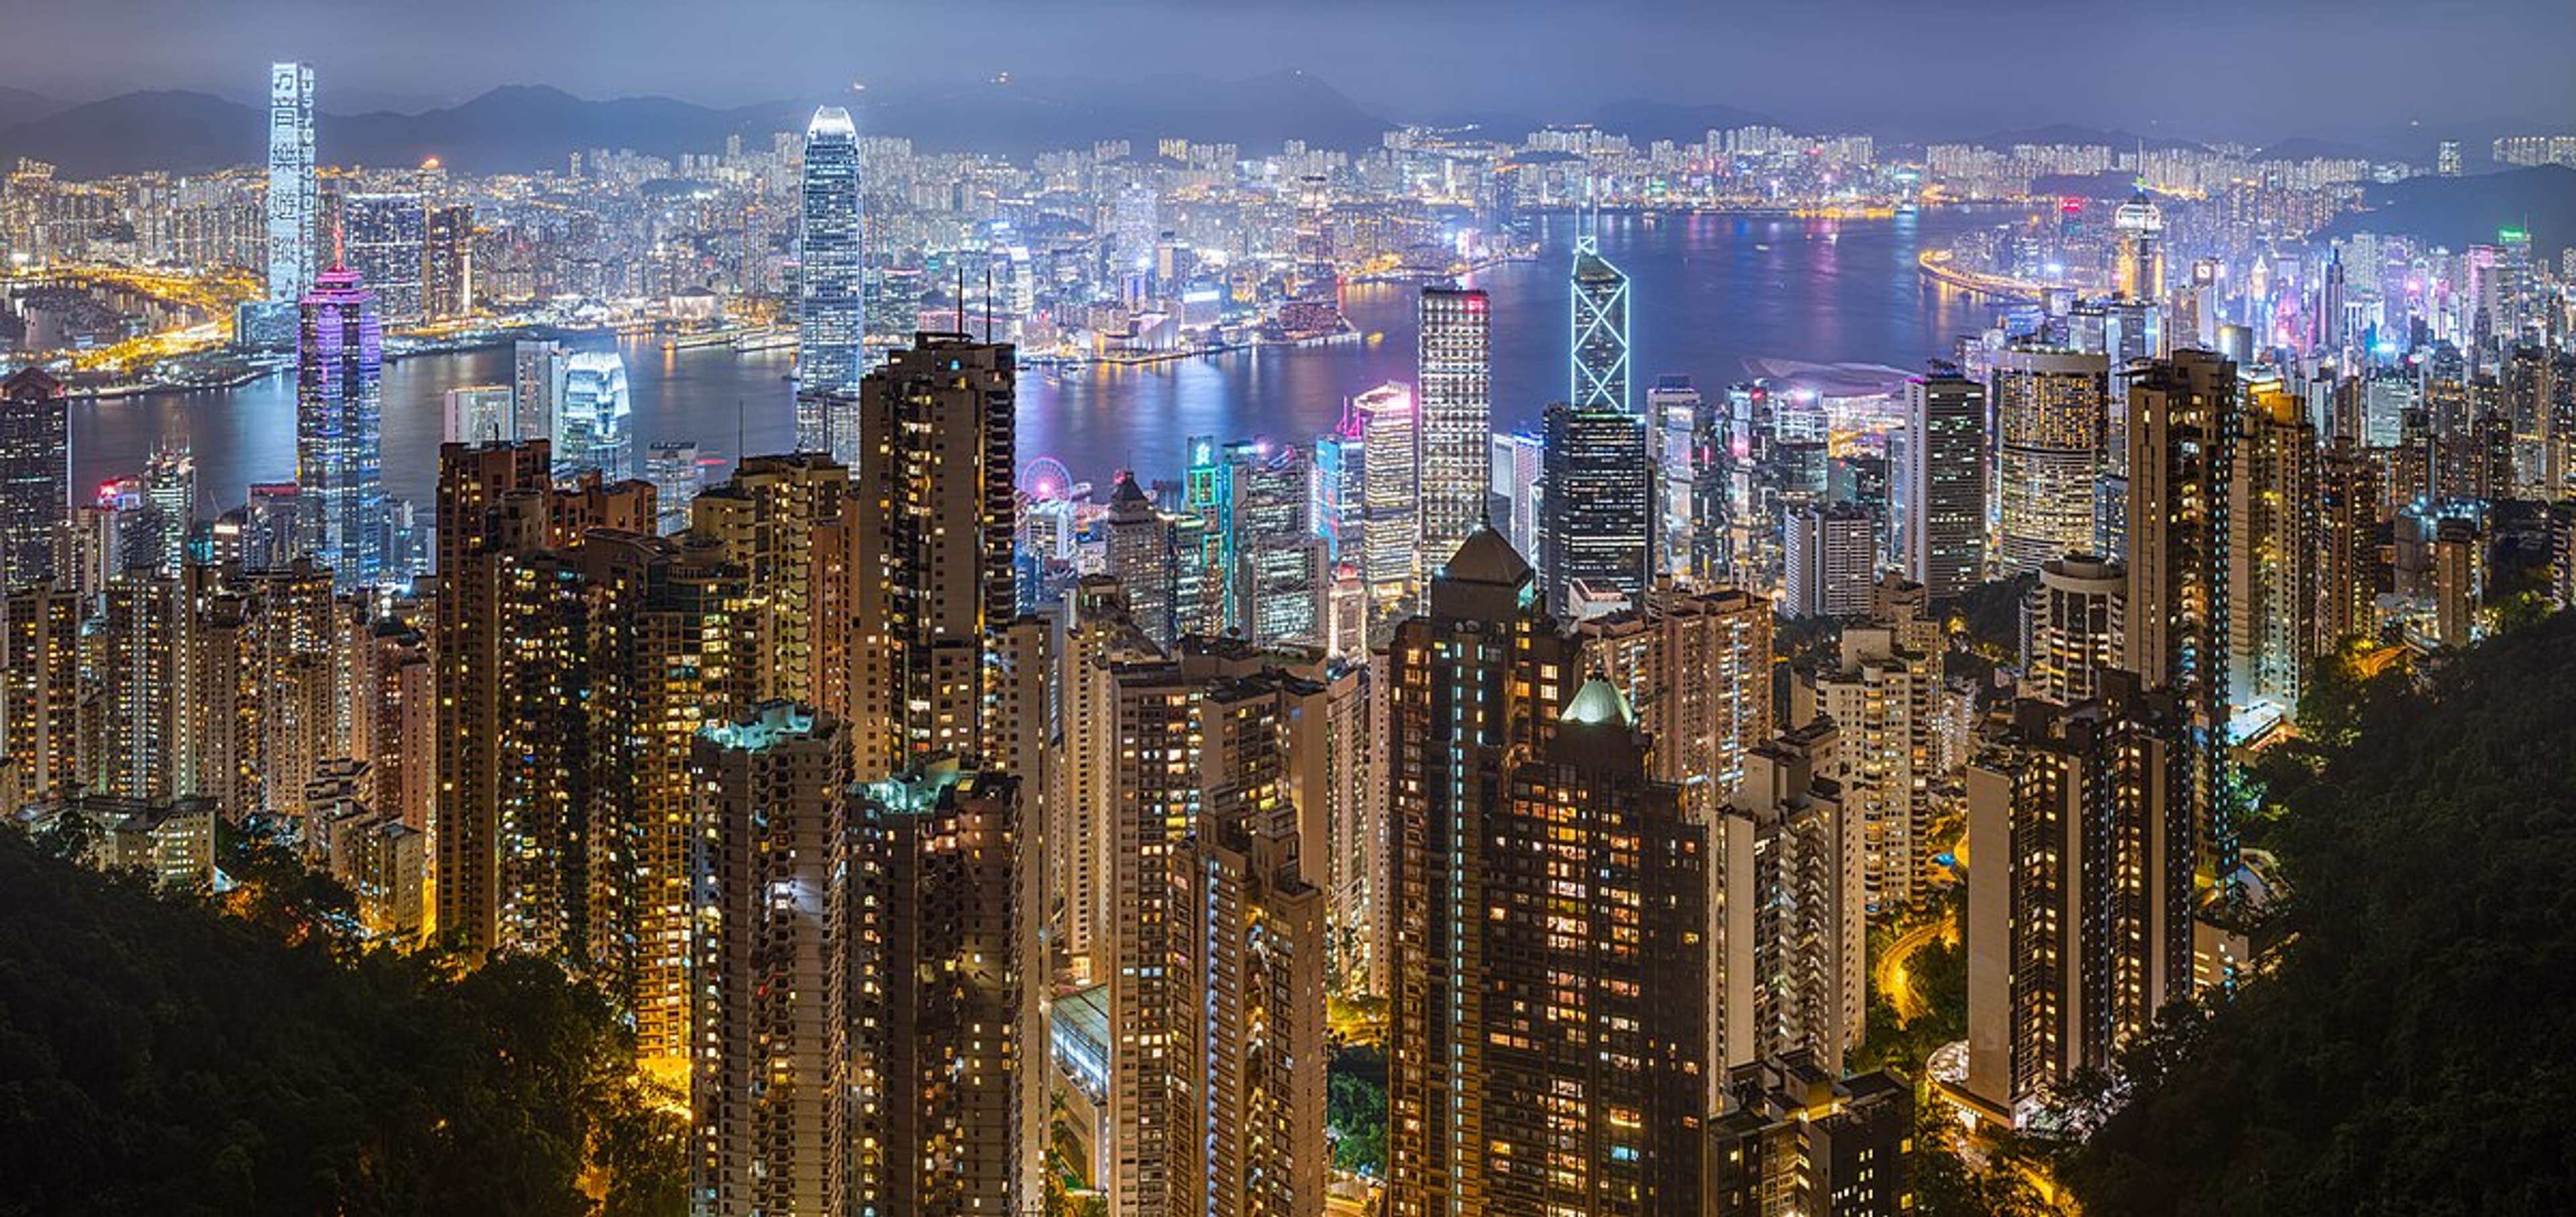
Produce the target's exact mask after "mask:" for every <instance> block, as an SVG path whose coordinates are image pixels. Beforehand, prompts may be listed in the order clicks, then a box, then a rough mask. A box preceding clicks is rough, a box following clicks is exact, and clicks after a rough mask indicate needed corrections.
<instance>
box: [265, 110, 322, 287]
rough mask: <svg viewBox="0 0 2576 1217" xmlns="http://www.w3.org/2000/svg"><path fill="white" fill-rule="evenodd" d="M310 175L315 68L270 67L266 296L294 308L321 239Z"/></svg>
mask: <svg viewBox="0 0 2576 1217" xmlns="http://www.w3.org/2000/svg"><path fill="white" fill-rule="evenodd" d="M319 190H320V187H319V185H318V184H317V183H316V182H315V180H314V177H313V69H312V68H309V67H306V66H305V65H303V64H300V63H279V64H271V65H270V66H269V69H268V298H269V300H270V301H272V302H274V303H279V304H287V305H292V304H295V303H297V302H299V301H301V300H303V299H304V293H305V292H306V291H307V290H309V289H311V288H312V286H313V272H314V269H315V266H314V261H315V256H316V255H315V249H314V246H315V243H316V242H317V241H318V240H319V239H320V234H319V230H318V228H317V224H318V222H319V220H320V218H321V206H320V195H319Z"/></svg>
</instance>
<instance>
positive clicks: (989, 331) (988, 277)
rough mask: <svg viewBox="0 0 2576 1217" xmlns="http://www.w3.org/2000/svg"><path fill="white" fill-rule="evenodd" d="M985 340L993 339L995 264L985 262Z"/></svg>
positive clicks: (987, 341) (988, 341)
mask: <svg viewBox="0 0 2576 1217" xmlns="http://www.w3.org/2000/svg"><path fill="white" fill-rule="evenodd" d="M984 341H985V342H986V343H987V344H989V343H991V342H992V341H993V264H992V263H991V262H990V261H987V262H985V263H984Z"/></svg>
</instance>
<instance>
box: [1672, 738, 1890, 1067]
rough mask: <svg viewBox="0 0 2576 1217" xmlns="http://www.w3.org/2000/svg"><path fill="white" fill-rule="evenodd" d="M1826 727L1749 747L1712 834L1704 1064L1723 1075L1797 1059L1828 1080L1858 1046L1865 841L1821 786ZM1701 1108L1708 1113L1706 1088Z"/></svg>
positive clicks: (1827, 784) (1856, 823)
mask: <svg viewBox="0 0 2576 1217" xmlns="http://www.w3.org/2000/svg"><path fill="white" fill-rule="evenodd" d="M1835 743H1836V741H1835V730H1834V724H1833V723H1831V722H1828V721H1824V720H1818V721H1816V722H1813V723H1809V724H1808V725H1806V726H1804V727H1801V728H1798V729H1796V730H1793V731H1790V732H1787V733H1785V734H1783V735H1781V736H1779V737H1778V738H1776V739H1774V740H1773V741H1771V742H1770V743H1768V744H1765V745H1763V746H1762V747H1760V748H1756V749H1754V750H1753V751H1752V753H1751V754H1749V755H1748V756H1747V757H1746V758H1745V776H1744V782H1743V783H1742V784H1741V786H1739V787H1738V789H1737V790H1736V793H1735V796H1734V797H1733V798H1732V799H1730V800H1728V803H1727V808H1726V814H1725V815H1724V816H1723V817H1722V818H1721V819H1720V821H1719V823H1718V826H1717V828H1716V830H1714V831H1712V832H1711V834H1710V856H1711V861H1710V865H1711V866H1712V867H1713V868H1715V870H1716V872H1717V875H1718V878H1717V890H1718V892H1719V893H1720V899H1719V901H1718V904H1717V907H1716V909H1715V910H1714V911H1713V912H1712V914H1711V927H1712V933H1711V934H1710V937H1709V941H1710V942H1712V943H1713V944H1715V945H1714V949H1715V952H1716V963H1715V965H1714V966H1713V967H1712V968H1710V969H1709V971H1708V975H1709V978H1710V989H1711V995H1710V1002H1709V1008H1710V1010H1711V1011H1712V1014H1713V1017H1712V1020H1711V1024H1710V1028H1711V1030H1710V1038H1711V1050H1710V1054H1709V1055H1710V1059H1711V1060H1713V1061H1719V1062H1723V1063H1724V1064H1726V1065H1727V1066H1729V1067H1730V1068H1731V1067H1733V1066H1735V1065H1741V1064H1744V1063H1745V1062H1747V1061H1754V1060H1759V1059H1761V1058H1763V1057H1768V1056H1787V1055H1790V1054H1793V1053H1800V1052H1803V1053H1806V1054H1808V1055H1809V1056H1810V1057H1811V1058H1812V1059H1813V1060H1814V1061H1815V1062H1816V1063H1817V1065H1818V1067H1820V1068H1822V1069H1825V1070H1827V1071H1828V1072H1833V1073H1840V1072H1841V1071H1842V1062H1843V1055H1844V1054H1845V1053H1847V1052H1850V1051H1852V1050H1853V1049H1855V1048H1858V1047H1859V1046H1860V1041H1861V1035H1862V1032H1863V1030H1864V1016H1865V1014H1866V1010H1867V1007H1866V1004H1865V1001H1866V999H1865V996H1864V991H1865V987H1866V984H1867V974H1868V960H1867V940H1866V928H1865V927H1866V922H1865V907H1864V906H1865V903H1866V900H1867V895H1866V889H1865V881H1864V879H1863V873H1864V864H1863V857H1864V849H1865V837H1864V830H1863V825H1862V822H1861V816H1860V815H1859V814H1858V813H1857V812H1856V811H1855V810H1854V809H1850V808H1846V807H1845V806H1844V805H1843V803H1842V801H1841V791H1840V789H1839V788H1838V787H1837V786H1836V785H1835V783H1834V782H1833V780H1832V779H1831V778H1830V777H1828V776H1827V775H1828V774H1829V773H1830V772H1831V769H1832V766H1833V763H1834V762H1833V757H1834V748H1835ZM1708 1089H1709V1090H1710V1092H1711V1093H1709V1094H1708V1095H1707V1096H1706V1097H1707V1098H1708V1099H1709V1100H1710V1102H1711V1106H1712V1107H1714V1106H1715V1100H1716V1099H1717V1097H1718V1096H1717V1095H1716V1094H1715V1093H1714V1091H1715V1085H1714V1081H1713V1080H1712V1084H1711V1086H1710V1087H1709V1088H1708Z"/></svg>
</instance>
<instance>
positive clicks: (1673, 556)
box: [1646, 375, 1726, 585]
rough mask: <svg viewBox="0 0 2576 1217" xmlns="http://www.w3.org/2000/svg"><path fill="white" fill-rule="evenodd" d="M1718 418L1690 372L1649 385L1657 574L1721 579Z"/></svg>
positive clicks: (1722, 490)
mask: <svg viewBox="0 0 2576 1217" xmlns="http://www.w3.org/2000/svg"><path fill="white" fill-rule="evenodd" d="M1721 425H1722V420H1721V418H1720V417H1719V415H1718V413H1717V412H1716V411H1715V410H1713V409H1712V408H1711V406H1710V403H1709V401H1708V399H1707V397H1705V396H1704V395H1702V394H1701V393H1700V391H1699V390H1698V389H1697V388H1696V387H1694V386H1693V385H1692V384H1691V381H1690V377H1687V376H1675V375H1665V376H1661V377H1657V378H1656V380H1655V387H1653V388H1651V389H1648V390H1646V426H1647V437H1648V443H1649V444H1650V446H1651V447H1652V448H1653V453H1652V455H1653V458H1654V465H1655V478H1656V485H1655V495H1656V497H1655V573H1656V574H1658V575H1671V576H1673V577H1674V578H1676V579H1683V580H1687V581H1689V582H1692V583H1698V584H1703V585H1713V584H1716V583H1721V582H1724V581H1725V575H1726V572H1725V564H1724V562H1723V561H1721V554H1722V552H1723V548H1724V545H1725V534H1724V529H1725V520H1726V477H1725V469H1724V463H1723V460H1722V459H1721V458H1722V456H1723V454H1724V447H1723V444H1722V442H1721V439H1722V437H1721V435H1720V433H1719V430H1720V427H1721Z"/></svg>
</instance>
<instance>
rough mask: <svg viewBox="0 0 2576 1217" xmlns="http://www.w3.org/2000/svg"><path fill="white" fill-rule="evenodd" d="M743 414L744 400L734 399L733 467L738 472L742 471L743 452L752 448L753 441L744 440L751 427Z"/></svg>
mask: <svg viewBox="0 0 2576 1217" xmlns="http://www.w3.org/2000/svg"><path fill="white" fill-rule="evenodd" d="M743 413H744V411H743V405H742V399H741V398H739V397H737V398H734V399H733V467H734V468H735V469H736V470H740V469H741V468H742V457H743V452H742V450H743V449H744V448H746V447H748V446H750V443H751V441H750V440H748V439H746V438H744V436H745V434H746V433H747V432H748V431H749V425H748V424H746V423H745V422H743Z"/></svg>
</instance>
